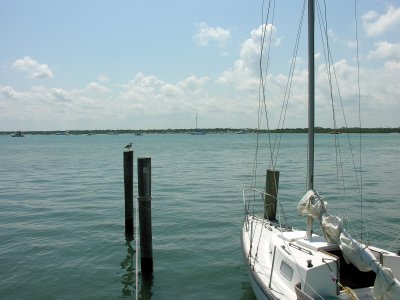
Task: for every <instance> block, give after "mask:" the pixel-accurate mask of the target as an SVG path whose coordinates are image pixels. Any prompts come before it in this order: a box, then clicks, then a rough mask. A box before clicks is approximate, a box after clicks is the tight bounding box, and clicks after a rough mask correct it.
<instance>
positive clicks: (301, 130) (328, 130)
mask: <svg viewBox="0 0 400 300" xmlns="http://www.w3.org/2000/svg"><path fill="white" fill-rule="evenodd" d="M202 130H203V131H205V132H206V133H210V134H223V133H241V134H246V133H257V132H260V133H267V132H271V133H307V131H308V129H307V128H285V129H272V130H266V129H262V130H258V129H256V128H254V129H253V128H244V129H243V128H205V129H202ZM192 131H193V129H144V130H142V129H117V130H113V129H98V130H69V131H61V132H60V131H24V134H32V135H34V134H38V135H52V134H63V135H65V134H72V135H95V134H110V135H112V134H189V133H191V132H192ZM315 132H316V133H360V132H361V133H400V127H398V128H389V127H387V128H361V129H360V128H358V127H353V128H340V129H332V128H323V127H316V128H315ZM12 133H13V132H11V131H1V132H0V135H10V134H12Z"/></svg>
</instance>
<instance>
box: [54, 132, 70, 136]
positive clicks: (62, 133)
mask: <svg viewBox="0 0 400 300" xmlns="http://www.w3.org/2000/svg"><path fill="white" fill-rule="evenodd" d="M56 135H69V132H68V131H59V132H57V133H56Z"/></svg>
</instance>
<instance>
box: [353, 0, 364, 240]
mask: <svg viewBox="0 0 400 300" xmlns="http://www.w3.org/2000/svg"><path fill="white" fill-rule="evenodd" d="M354 20H355V22H354V23H355V27H356V55H357V89H358V121H359V128H360V133H359V139H360V140H359V146H360V149H359V151H360V161H359V163H360V214H361V215H360V219H361V241H362V239H363V218H364V217H363V193H362V192H363V190H362V172H361V166H362V164H361V163H362V151H361V150H362V147H361V128H362V127H361V92H360V90H361V88H360V59H359V52H358V46H359V45H358V22H357V0H354Z"/></svg>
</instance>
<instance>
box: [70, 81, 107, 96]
mask: <svg viewBox="0 0 400 300" xmlns="http://www.w3.org/2000/svg"><path fill="white" fill-rule="evenodd" d="M74 92H76V93H78V94H81V93H90V92H94V93H99V94H104V93H109V92H111V90H110V89H109V88H108V87H106V86H104V85H101V84H99V83H97V82H91V83H89V84H88V85H87V86H86V87H85V88H84V89H81V90H75V91H74Z"/></svg>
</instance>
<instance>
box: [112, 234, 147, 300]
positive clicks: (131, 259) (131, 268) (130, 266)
mask: <svg viewBox="0 0 400 300" xmlns="http://www.w3.org/2000/svg"><path fill="white" fill-rule="evenodd" d="M131 243H132V244H131ZM125 247H126V252H127V254H126V257H125V258H124V260H123V261H122V262H121V264H120V265H121V270H123V271H124V272H123V275H122V278H121V283H122V286H123V287H122V291H121V293H122V295H121V298H131V299H132V298H133V299H135V298H136V295H137V298H138V299H143V300H148V299H151V297H152V294H153V293H152V287H153V275H148V276H143V274H142V272H139V274H138V284H137V286H138V292H137V293H136V272H135V271H136V268H135V267H136V253H137V252H136V250H135V248H133V247H135V241H131V240H129V239H127V240H126V243H125ZM139 263H140V262H139Z"/></svg>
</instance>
